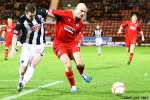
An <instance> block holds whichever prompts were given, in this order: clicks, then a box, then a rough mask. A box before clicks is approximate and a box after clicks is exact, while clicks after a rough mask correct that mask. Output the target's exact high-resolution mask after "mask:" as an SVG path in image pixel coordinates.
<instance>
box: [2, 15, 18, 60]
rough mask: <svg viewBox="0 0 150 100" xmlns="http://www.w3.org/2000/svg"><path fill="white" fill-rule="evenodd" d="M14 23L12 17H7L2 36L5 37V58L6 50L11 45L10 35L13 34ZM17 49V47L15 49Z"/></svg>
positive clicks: (6, 56)
mask: <svg viewBox="0 0 150 100" xmlns="http://www.w3.org/2000/svg"><path fill="white" fill-rule="evenodd" d="M14 28H15V25H14V24H13V23H12V18H8V19H7V25H6V26H5V27H4V31H3V33H2V37H3V38H5V43H6V44H5V58H4V59H5V60H8V50H9V46H11V41H12V37H13V34H14ZM16 50H17V49H16Z"/></svg>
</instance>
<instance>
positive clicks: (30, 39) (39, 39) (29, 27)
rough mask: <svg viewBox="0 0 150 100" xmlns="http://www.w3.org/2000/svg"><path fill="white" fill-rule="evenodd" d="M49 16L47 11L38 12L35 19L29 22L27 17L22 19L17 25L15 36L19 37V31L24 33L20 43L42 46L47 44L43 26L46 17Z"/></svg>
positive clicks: (24, 16)
mask: <svg viewBox="0 0 150 100" xmlns="http://www.w3.org/2000/svg"><path fill="white" fill-rule="evenodd" d="M45 16H47V12H46V11H45V10H40V11H37V14H36V16H35V19H33V20H29V19H28V18H27V17H26V15H23V16H21V17H20V19H19V21H18V22H17V24H16V28H15V30H14V34H16V35H18V34H19V31H21V32H22V36H21V37H20V42H21V43H22V44H23V43H29V44H36V45H40V44H43V43H45V42H46V40H45V28H44V24H43V20H44V17H45Z"/></svg>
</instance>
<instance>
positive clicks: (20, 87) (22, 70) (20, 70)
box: [17, 66, 27, 92]
mask: <svg viewBox="0 0 150 100" xmlns="http://www.w3.org/2000/svg"><path fill="white" fill-rule="evenodd" d="M26 69H27V67H26V66H20V69H19V74H20V76H19V83H18V88H17V91H18V92H20V91H21V90H22V89H23V84H22V81H23V78H24V73H25V72H26Z"/></svg>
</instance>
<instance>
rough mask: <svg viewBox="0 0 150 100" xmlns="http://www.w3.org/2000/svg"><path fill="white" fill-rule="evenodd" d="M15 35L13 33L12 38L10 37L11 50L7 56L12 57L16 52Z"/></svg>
mask: <svg viewBox="0 0 150 100" xmlns="http://www.w3.org/2000/svg"><path fill="white" fill-rule="evenodd" d="M17 37H18V36H17V35H16V34H14V35H13V38H12V48H11V51H10V53H9V57H13V56H14V54H15V53H16V49H15V48H16V43H17Z"/></svg>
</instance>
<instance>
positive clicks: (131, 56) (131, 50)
mask: <svg viewBox="0 0 150 100" xmlns="http://www.w3.org/2000/svg"><path fill="white" fill-rule="evenodd" d="M134 48H135V44H131V45H130V54H129V60H128V63H127V64H128V65H130V63H131V61H132V58H133V56H134Z"/></svg>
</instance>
